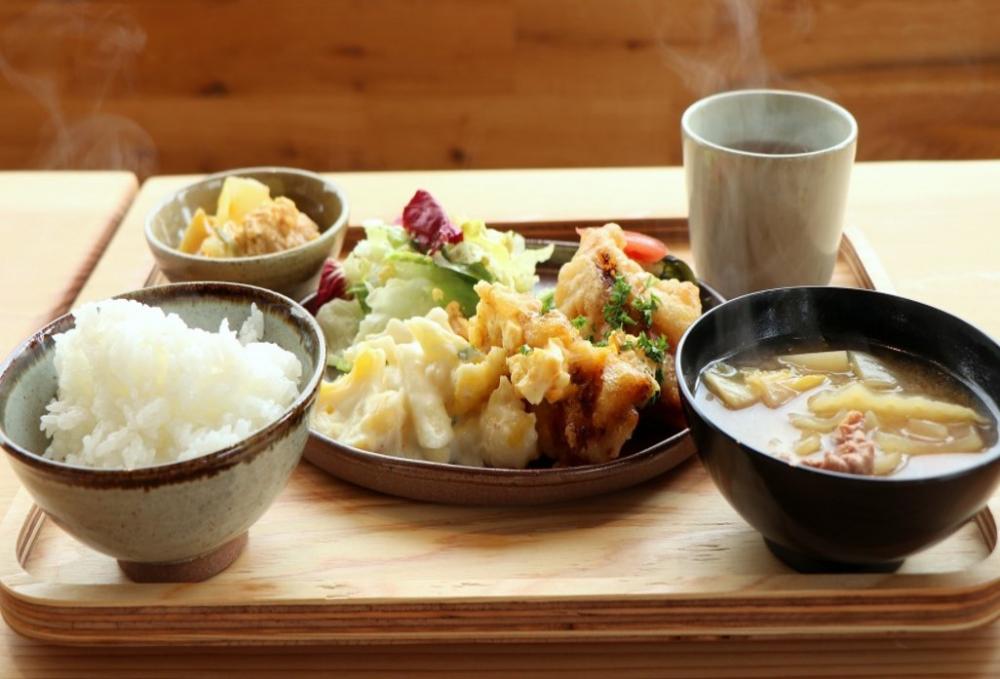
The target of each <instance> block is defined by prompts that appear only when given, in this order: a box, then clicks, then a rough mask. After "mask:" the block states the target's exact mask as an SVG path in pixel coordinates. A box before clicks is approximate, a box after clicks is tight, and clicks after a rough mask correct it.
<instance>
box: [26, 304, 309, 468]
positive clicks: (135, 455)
mask: <svg viewBox="0 0 1000 679" xmlns="http://www.w3.org/2000/svg"><path fill="white" fill-rule="evenodd" d="M74 316H75V318H76V327H75V328H73V329H72V330H70V331H68V332H65V333H62V334H60V335H57V336H56V337H55V342H56V348H55V367H56V373H57V374H58V377H59V389H58V392H57V394H56V398H54V399H53V400H52V402H51V403H49V404H48V406H47V410H48V413H47V414H46V415H43V416H42V422H41V428H42V430H43V431H45V433H46V434H47V435H48V436H49V437H50V438H51V440H52V443H51V445H50V446H49V447H48V449H47V450H46V451H45V456H46V457H48V458H51V459H54V460H62V461H65V462H68V463H70V464H75V465H82V466H87V467H98V468H102V469H135V468H138V467H149V466H152V465H159V464H167V463H171V462H178V461H181V460H188V459H191V458H194V457H198V456H200V455H205V454H207V453H210V452H213V451H216V450H219V449H221V448H225V447H227V446H230V445H232V444H234V443H237V442H239V441H241V440H242V439H245V438H246V437H248V436H250V435H251V434H253V433H254V432H255V431H258V430H259V429H262V428H263V427H265V426H267V425H268V424H270V423H271V422H273V421H274V420H276V419H277V418H278V417H279V416H280V415H281V414H282V412H284V411H285V409H286V408H288V406H289V405H291V403H292V402H293V401H294V400H295V398H296V396H297V395H298V381H299V377H300V376H301V374H302V365H301V364H300V363H299V360H298V359H297V358H296V357H295V355H294V354H292V353H291V352H289V351H285V350H284V349H282V348H281V347H279V346H278V345H276V344H272V343H270V342H260V341H259V340H260V338H261V337H262V335H263V329H264V317H263V314H261V312H260V310H259V309H257V307H256V305H254V306H253V308H252V310H251V314H250V317H249V318H248V319H247V321H246V322H244V324H243V327H242V328H241V329H240V332H239V336H237V333H235V332H233V331H231V330H230V329H229V326H228V323H227V322H226V321H225V320H223V322H222V325H221V327H220V328H219V332H217V333H213V332H207V331H205V330H199V329H196V328H189V327H187V325H185V323H184V321H183V320H181V318H180V317H179V316H177V315H176V314H169V315H167V314H164V313H163V311H161V310H160V309H158V308H155V307H148V306H146V305H144V304H140V303H139V302H134V301H130V300H109V301H106V302H100V303H97V304H90V305H87V306H84V307H81V308H80V309H78V310H77V311H75V312H74Z"/></svg>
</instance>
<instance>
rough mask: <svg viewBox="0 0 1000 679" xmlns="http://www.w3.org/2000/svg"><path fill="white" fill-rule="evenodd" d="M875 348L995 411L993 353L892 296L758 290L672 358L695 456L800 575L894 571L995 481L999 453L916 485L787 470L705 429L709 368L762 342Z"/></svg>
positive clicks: (983, 499)
mask: <svg viewBox="0 0 1000 679" xmlns="http://www.w3.org/2000/svg"><path fill="white" fill-rule="evenodd" d="M771 343H774V344H775V345H776V346H779V345H781V346H783V345H794V346H801V347H802V350H804V351H808V350H810V348H809V347H813V348H818V347H821V346H823V345H828V346H829V347H830V348H847V349H851V348H863V347H865V346H869V345H881V346H883V347H887V348H889V349H896V350H899V351H902V352H905V353H908V354H910V355H912V356H914V357H916V358H919V359H922V360H924V361H927V362H930V363H933V364H936V365H937V367H939V368H941V369H943V370H945V371H946V372H948V373H950V374H951V375H953V376H955V377H956V378H957V379H959V380H960V381H961V382H963V383H965V384H966V385H967V386H969V387H970V388H972V389H973V391H975V392H976V394H977V396H979V397H980V398H981V399H983V400H984V401H987V402H992V403H988V405H990V407H991V410H993V412H994V413H995V412H996V410H995V404H996V403H997V402H998V401H1000V346H998V345H997V343H996V342H995V341H994V340H992V339H991V338H990V337H989V336H987V335H986V334H985V333H983V332H982V331H980V330H978V329H976V328H975V327H973V326H972V325H970V324H968V323H966V322H965V321H962V320H960V319H958V318H956V317H955V316H952V315H950V314H948V313H946V312H944V311H941V310H940V309H935V308H934V307H930V306H927V305H925V304H921V303H919V302H915V301H913V300H908V299H905V298H902V297H897V296H895V295H890V294H886V293H880V292H874V291H871V290H859V289H853V288H834V287H794V288H778V289H774V290H765V291H763V292H756V293H751V294H749V295H744V296H742V297H738V298H736V299H733V300H731V301H729V302H727V303H725V304H723V305H721V306H719V307H717V308H715V309H712V310H710V311H709V312H708V313H706V314H705V315H703V316H702V317H701V318H699V319H698V320H697V321H696V322H695V323H694V324H693V325H692V326H691V327H690V328H689V329H688V332H687V333H686V334H685V335H684V337H683V338H682V339H681V342H680V344H679V345H678V347H677V352H676V367H677V374H678V376H679V377H680V379H679V382H680V390H681V397H682V401H683V404H684V411H685V414H686V415H687V420H688V424H689V426H690V428H691V434H692V436H693V437H694V441H695V444H696V445H697V447H698V455H699V457H700V458H701V461H702V463H703V464H704V465H705V468H706V469H707V470H708V472H709V474H710V475H711V477H712V480H713V481H714V482H715V485H716V486H717V487H718V488H719V490H720V491H721V492H722V494H723V495H724V496H725V498H726V500H728V501H729V503H730V504H731V505H732V506H733V508H734V509H736V511H737V512H739V513H740V515H741V516H742V517H743V518H744V519H745V520H746V521H747V522H748V523H749V524H750V525H752V526H753V527H754V528H756V529H757V530H758V531H760V533H761V534H762V535H763V536H764V539H765V542H766V543H767V545H768V547H770V549H771V551H772V552H774V554H775V555H776V556H778V557H779V558H780V559H782V560H783V561H785V563H787V564H788V565H790V566H792V567H793V568H796V569H797V570H800V571H808V572H842V571H891V570H894V569H896V568H898V567H899V565H900V564H901V563H902V561H903V560H904V559H905V558H906V557H907V556H908V555H910V554H913V553H915V552H917V551H920V550H922V549H924V548H926V547H929V546H931V545H932V544H934V543H936V542H938V541H940V540H942V539H944V538H946V537H948V536H949V535H950V534H951V533H952V532H954V531H955V530H956V529H958V528H959V527H960V526H961V525H962V524H963V523H965V522H966V521H968V520H969V519H971V518H972V517H973V516H975V515H976V514H977V513H978V512H979V511H980V510H982V509H983V507H985V506H986V504H987V502H988V501H989V500H990V497H991V496H992V495H993V493H994V491H995V490H996V488H997V485H998V483H1000V445H994V446H993V447H992V448H991V449H989V450H987V451H985V452H983V453H982V459H981V460H980V461H978V462H977V463H976V464H975V465H974V466H970V467H965V468H961V469H959V470H958V471H954V472H950V473H947V474H942V475H938V476H930V477H921V478H911V479H905V478H893V477H892V476H884V477H871V476H856V475H851V474H840V473H837V472H830V471H825V470H820V469H813V468H810V467H806V466H800V465H791V464H789V463H787V462H784V461H782V460H779V459H777V458H775V457H772V456H771V455H769V454H767V453H766V452H763V451H760V450H757V449H754V448H752V447H750V446H748V445H746V444H744V443H742V442H741V441H739V440H738V439H737V438H736V437H734V436H732V435H730V434H729V433H727V432H726V431H725V429H723V427H722V426H720V424H719V423H717V422H714V421H712V420H710V419H709V418H708V417H706V416H705V414H704V413H703V412H701V410H700V409H699V407H698V405H697V404H696V403H695V400H694V392H695V388H696V386H697V381H698V376H699V374H700V373H701V371H702V369H703V368H705V367H706V366H707V365H709V364H710V363H712V362H713V361H715V360H717V359H720V358H724V357H727V356H730V355H732V354H735V353H738V352H740V351H743V350H747V349H751V348H754V347H758V346H760V345H761V344H768V345H769V344H771Z"/></svg>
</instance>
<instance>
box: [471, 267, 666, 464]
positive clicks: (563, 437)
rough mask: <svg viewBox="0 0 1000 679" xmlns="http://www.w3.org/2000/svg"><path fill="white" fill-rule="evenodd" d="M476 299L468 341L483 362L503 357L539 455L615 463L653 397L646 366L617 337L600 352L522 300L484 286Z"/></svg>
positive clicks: (553, 315)
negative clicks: (527, 408)
mask: <svg viewBox="0 0 1000 679" xmlns="http://www.w3.org/2000/svg"><path fill="white" fill-rule="evenodd" d="M476 293H477V294H478V295H479V298H480V301H479V305H478V307H477V308H476V315H475V316H474V317H473V318H472V320H471V321H470V324H469V339H470V341H471V342H472V344H473V346H475V347H476V348H477V349H479V351H481V352H484V353H486V352H489V355H490V356H495V352H496V351H497V348H501V349H502V350H503V351H504V352H505V354H506V356H507V369H508V371H509V374H510V380H511V383H512V385H513V387H514V389H515V391H516V392H517V394H518V395H519V396H520V397H521V398H522V399H524V400H525V401H527V402H528V403H529V404H531V405H532V406H533V407H534V413H535V415H536V416H537V428H538V442H539V449H540V451H541V452H542V453H544V454H545V455H547V456H549V457H551V458H553V459H554V460H556V461H557V462H558V463H560V464H565V465H572V464H592V463H599V462H606V461H608V460H613V459H615V458H617V457H618V455H619V454H620V452H621V449H622V446H623V445H624V444H625V442H626V441H627V440H628V439H629V437H630V436H631V435H632V432H633V431H634V429H635V426H636V424H637V423H638V420H639V410H640V408H642V407H643V406H644V405H645V404H646V403H647V402H649V401H650V400H651V399H652V398H653V397H654V396H655V395H656V392H657V390H658V385H657V382H656V379H655V372H656V366H655V365H654V364H653V362H652V361H650V360H648V359H647V358H646V357H645V356H644V355H642V354H641V353H640V352H637V351H635V350H633V349H628V348H624V347H623V345H622V343H621V339H622V336H620V334H619V335H616V336H614V337H612V339H611V340H610V341H609V342H608V343H607V345H605V346H597V345H595V344H593V343H592V342H589V341H587V340H586V339H584V338H583V337H582V336H581V334H580V331H579V330H578V329H577V328H576V327H574V325H573V324H572V323H571V322H570V321H569V319H567V318H566V316H564V315H563V314H562V313H560V312H558V311H550V312H548V313H545V314H543V313H541V303H540V302H539V301H538V300H536V299H535V298H533V297H531V296H529V295H524V294H519V293H516V292H514V291H512V290H510V289H509V288H504V287H502V286H498V285H491V284H489V283H486V282H480V283H478V284H477V285H476Z"/></svg>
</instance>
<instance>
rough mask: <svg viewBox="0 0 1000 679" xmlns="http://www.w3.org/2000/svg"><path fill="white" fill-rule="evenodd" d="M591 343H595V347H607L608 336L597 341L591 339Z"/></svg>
mask: <svg viewBox="0 0 1000 679" xmlns="http://www.w3.org/2000/svg"><path fill="white" fill-rule="evenodd" d="M591 344H593V345H594V346H595V347H606V346H608V338H607V337H605V338H604V339H599V340H597V341H596V342H594V341H593V340H591Z"/></svg>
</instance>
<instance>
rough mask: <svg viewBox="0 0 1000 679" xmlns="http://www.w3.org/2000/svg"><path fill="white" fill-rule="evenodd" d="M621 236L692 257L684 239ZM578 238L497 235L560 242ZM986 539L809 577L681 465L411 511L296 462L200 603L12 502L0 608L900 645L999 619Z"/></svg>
mask: <svg viewBox="0 0 1000 679" xmlns="http://www.w3.org/2000/svg"><path fill="white" fill-rule="evenodd" d="M590 221H591V220H584V223H589V222H590ZM598 221H601V220H598ZM618 221H625V222H626V223H627V224H628V226H630V227H632V228H638V229H641V230H643V231H646V232H647V233H650V234H653V235H656V236H658V237H660V238H663V239H664V240H665V241H666V242H667V243H668V245H669V246H670V247H671V250H672V251H673V252H675V253H676V254H677V255H678V256H680V257H682V258H689V256H690V252H689V249H688V244H687V242H686V240H685V238H686V234H687V231H686V229H685V228H684V224H683V222H681V221H679V220H671V219H660V220H650V219H646V220H632V221H630V222H629V221H626V220H618ZM578 224H579V220H577V221H557V222H527V223H523V224H522V223H510V222H507V223H504V224H503V226H504V227H505V228H516V229H518V230H519V231H520V232H521V233H523V234H524V235H526V236H529V237H536V238H554V239H562V240H572V239H573V238H574V236H575V233H574V227H575V226H577V225H578ZM845 244H846V243H845ZM856 253H857V250H856V249H854V248H852V247H849V246H848V247H846V248H845V251H844V253H842V255H841V257H840V258H839V260H838V266H837V270H836V273H835V280H834V282H835V283H836V284H840V285H858V284H862V283H865V282H868V281H870V278H869V277H868V276H867V275H866V274H865V273H864V272H863V270H858V269H857V268H856V267H858V266H860V264H861V260H860V259H859V258H858V257H857V256H856ZM150 280H151V281H152V282H154V283H155V282H158V280H157V277H156V276H152V277H151V278H150ZM996 538H997V527H996V523H995V521H994V519H993V516H992V515H991V514H990V513H989V512H988V511H986V512H984V513H983V514H982V515H981V516H980V517H978V518H977V522H976V523H975V525H969V526H967V527H966V529H964V530H963V531H961V532H960V533H959V534H957V535H955V536H953V537H952V538H951V539H949V540H946V541H945V542H943V543H941V544H940V545H938V546H937V547H935V548H934V549H932V550H929V551H927V552H924V553H922V554H920V555H917V556H915V557H913V558H912V559H910V560H908V562H907V563H906V564H905V566H904V568H903V569H902V570H901V571H900V573H897V574H892V575H877V576H871V575H842V576H834V575H822V576H808V575H800V574H796V573H794V572H792V571H790V570H789V569H788V568H787V567H785V566H783V565H782V564H781V563H780V562H779V561H777V560H776V559H775V558H774V557H773V556H771V555H770V553H769V552H768V551H767V549H766V548H765V547H764V545H763V542H762V541H761V540H760V537H759V535H757V534H756V532H755V531H753V529H751V528H750V527H749V526H747V525H746V524H745V523H744V522H743V521H742V520H741V519H740V518H739V517H738V516H737V515H736V514H735V513H734V512H733V510H732V509H731V508H730V507H729V506H728V505H726V503H725V502H724V500H723V499H722V498H721V497H720V496H719V494H718V492H717V491H716V489H715V486H714V484H713V483H712V482H711V480H710V479H709V478H708V476H707V474H706V473H705V471H704V470H703V469H702V467H701V466H700V465H698V464H697V463H695V462H693V461H688V463H686V464H682V465H681V467H680V468H679V469H678V470H675V471H673V472H669V473H667V474H665V475H663V476H660V477H658V478H657V479H655V480H653V481H650V482H647V483H645V484H642V485H640V486H638V487H636V488H635V489H630V490H628V491H622V492H617V493H614V494H610V495H605V496H601V497H598V498H594V499H589V500H586V501H576V502H566V503H559V504H555V505H546V506H544V507H532V508H519V507H483V508H470V507H454V506H441V505H433V504H424V503H416V502H412V501H409V500H406V499H400V498H395V497H390V496H383V495H379V494H377V493H373V492H370V491H366V490H364V489H360V488H356V487H354V486H351V485H349V484H346V483H343V482H339V481H336V480H334V479H332V478H330V477H328V476H326V475H324V474H323V473H322V472H320V471H319V470H317V469H316V468H314V467H312V466H311V465H307V464H304V465H301V466H300V467H299V468H298V469H297V470H296V473H295V474H294V475H293V477H292V480H291V481H290V483H289V486H288V487H287V488H286V489H285V491H284V492H283V493H282V494H281V495H280V496H279V498H278V500H277V501H276V502H275V504H274V505H273V506H272V507H271V509H270V510H269V511H268V512H267V513H266V514H265V515H264V517H263V518H262V519H261V520H260V521H259V522H258V523H257V524H256V525H255V526H254V527H253V529H252V541H251V546H250V547H248V548H247V549H246V550H245V551H244V552H243V554H242V555H241V557H240V558H239V559H238V560H237V561H236V562H235V563H234V564H233V565H232V566H231V567H230V568H229V569H228V570H226V571H224V572H223V573H220V574H219V575H217V576H215V577H214V578H212V579H211V580H209V581H207V582H204V583H199V584H197V585H193V586H189V585H149V584H136V583H132V582H129V581H128V580H127V579H126V578H125V577H124V576H123V575H122V573H121V572H120V571H119V569H118V568H117V565H116V564H115V562H114V560H113V559H111V558H108V557H104V556H102V555H100V554H97V553H95V552H94V551H92V550H90V549H88V548H86V547H83V546H81V545H80V544H78V543H77V542H76V541H75V540H73V539H72V538H71V537H69V536H68V535H66V534H65V533H63V532H62V531H61V530H59V529H58V528H56V527H55V526H53V525H52V524H51V522H47V521H45V520H44V515H43V514H42V513H41V511H40V510H38V509H37V508H34V507H32V506H31V503H30V500H29V499H28V497H27V495H26V494H25V493H23V492H22V494H21V496H20V497H19V498H18V499H17V500H16V501H15V504H14V506H13V507H12V509H11V511H10V512H9V513H8V515H7V517H6V519H5V521H4V523H3V524H2V526H0V545H8V550H10V545H16V548H15V549H14V550H10V551H9V552H8V554H7V558H6V561H5V562H3V566H2V568H0V604H2V608H3V615H4V618H5V619H6V621H7V623H8V624H9V625H11V626H12V627H13V628H14V629H16V630H17V631H19V632H20V633H22V634H25V635H28V636H31V637H34V638H38V639H42V640H47V641H54V642H58V643H71V644H109V645H136V644H139V645H150V644H171V643H177V642H185V643H192V644H208V645H229V644H260V643H290V644H302V643H319V642H328V643H329V642H333V643H382V644H384V643H393V644H398V643H416V642H427V641H450V642H484V641H489V642H508V643H509V642H513V641H532V642H536V643H537V642H552V641H559V640H565V639H575V640H594V641H596V640H602V641H609V640H615V641H634V640H651V639H666V638H683V637H730V636H750V637H778V636H788V635H791V636H813V637H815V636H819V635H845V634H850V635H864V634H882V635H887V634H888V635H900V634H913V633H921V632H924V633H926V632H932V631H933V632H945V631H953V630H958V629H968V628H972V627H977V626H980V625H984V624H986V623H989V622H991V621H992V620H993V619H995V618H996V617H997V616H1000V578H998V577H997V575H996V570H997V567H998V566H1000V554H995V553H994V548H995V547H996ZM2 556H3V555H2V554H0V558H2ZM67 564H71V567H69V568H67V567H66V565H67Z"/></svg>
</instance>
